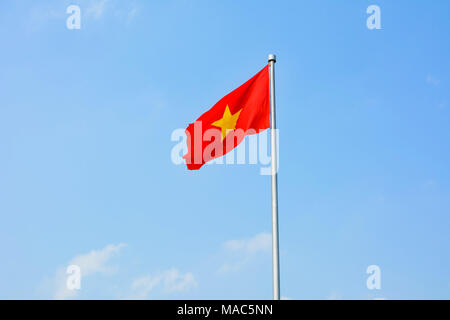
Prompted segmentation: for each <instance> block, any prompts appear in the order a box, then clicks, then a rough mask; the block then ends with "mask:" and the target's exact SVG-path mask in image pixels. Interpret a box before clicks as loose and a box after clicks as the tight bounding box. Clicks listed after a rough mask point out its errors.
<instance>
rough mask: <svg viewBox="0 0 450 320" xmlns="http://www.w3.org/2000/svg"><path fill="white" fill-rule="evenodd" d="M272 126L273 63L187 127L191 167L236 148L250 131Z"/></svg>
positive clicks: (195, 168) (187, 162) (193, 167)
mask: <svg viewBox="0 0 450 320" xmlns="http://www.w3.org/2000/svg"><path fill="white" fill-rule="evenodd" d="M269 127H270V100H269V66H268V65H267V66H265V67H264V68H263V69H262V70H261V71H260V72H258V73H257V74H256V75H255V76H253V77H252V78H251V79H250V80H248V81H247V82H246V83H244V84H243V85H241V86H240V87H239V88H237V89H236V90H234V91H232V92H230V93H229V94H227V95H226V96H225V97H223V98H222V99H220V100H219V102H217V103H216V104H215V105H214V106H213V107H212V108H211V109H209V110H208V111H206V112H205V113H204V114H202V115H201V116H200V118H198V119H197V120H196V121H195V122H194V123H191V124H190V125H189V126H188V127H187V129H186V136H187V147H188V152H187V154H185V155H184V156H183V158H184V159H185V160H186V165H187V168H188V169H189V170H198V169H200V168H201V167H202V166H203V165H204V164H205V163H206V162H208V161H210V160H213V159H215V158H218V157H221V156H223V155H225V154H226V153H228V152H230V151H231V150H233V149H234V148H235V147H237V145H238V144H239V143H241V142H242V140H243V139H244V137H245V136H246V135H250V134H256V133H259V132H261V131H264V130H265V129H267V128H269Z"/></svg>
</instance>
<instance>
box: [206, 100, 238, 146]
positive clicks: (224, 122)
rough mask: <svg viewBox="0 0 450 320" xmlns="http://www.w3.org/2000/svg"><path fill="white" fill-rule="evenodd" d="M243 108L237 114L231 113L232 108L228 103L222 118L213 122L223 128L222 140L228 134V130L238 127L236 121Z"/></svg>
mask: <svg viewBox="0 0 450 320" xmlns="http://www.w3.org/2000/svg"><path fill="white" fill-rule="evenodd" d="M241 111H242V109H241V110H239V111H238V112H236V113H235V114H231V112H230V108H229V107H228V105H227V106H226V108H225V111H224V113H223V116H222V119H220V120H217V121H214V122H213V123H212V125H213V126H215V127H219V128H221V129H222V141H223V139H225V137H226V136H227V131H229V130H234V129H236V122H237V120H238V118H239V114H240V113H241Z"/></svg>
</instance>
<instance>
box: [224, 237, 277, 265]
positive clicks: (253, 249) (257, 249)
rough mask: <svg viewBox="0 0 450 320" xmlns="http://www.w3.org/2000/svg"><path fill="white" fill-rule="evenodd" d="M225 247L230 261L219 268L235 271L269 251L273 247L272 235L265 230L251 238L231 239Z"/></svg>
mask: <svg viewBox="0 0 450 320" xmlns="http://www.w3.org/2000/svg"><path fill="white" fill-rule="evenodd" d="M223 247H224V249H225V252H226V253H228V255H229V259H230V261H229V262H226V263H224V264H223V265H222V266H221V267H220V268H219V273H226V272H235V271H239V270H240V269H242V268H243V267H244V266H245V265H247V264H248V263H249V262H250V261H251V260H252V259H253V258H255V257H256V255H257V254H266V253H269V252H270V250H271V248H272V236H271V234H270V233H266V232H263V233H259V234H257V235H255V236H254V237H251V238H245V239H238V240H229V241H227V242H225V243H224V245H223Z"/></svg>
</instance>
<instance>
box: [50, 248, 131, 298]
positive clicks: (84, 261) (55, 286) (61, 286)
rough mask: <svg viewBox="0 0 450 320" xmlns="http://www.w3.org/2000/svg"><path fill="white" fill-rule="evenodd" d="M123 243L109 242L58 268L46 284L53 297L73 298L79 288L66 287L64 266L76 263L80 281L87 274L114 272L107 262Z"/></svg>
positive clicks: (108, 273)
mask: <svg viewBox="0 0 450 320" xmlns="http://www.w3.org/2000/svg"><path fill="white" fill-rule="evenodd" d="M124 246H125V244H117V245H114V244H110V245H108V246H106V247H105V248H103V249H101V250H92V251H91V252H89V253H86V254H81V255H78V256H76V257H74V258H73V259H72V260H71V261H70V262H69V263H68V264H67V265H66V266H65V267H61V268H58V269H57V271H56V273H55V275H54V277H53V278H52V279H50V280H48V281H47V282H48V283H47V285H48V286H49V287H50V289H51V290H52V292H53V298H54V299H70V298H75V297H76V296H77V295H78V293H79V290H70V289H68V288H67V277H68V275H67V274H66V268H67V267H68V266H70V265H76V266H78V267H80V270H81V279H82V280H81V281H82V282H83V279H84V278H85V277H88V276H92V275H94V274H105V275H111V274H114V272H115V271H116V269H115V268H114V267H112V266H110V265H108V262H109V261H110V259H111V258H112V257H114V256H116V255H118V253H119V251H120V250H121V249H122V248H123V247H124Z"/></svg>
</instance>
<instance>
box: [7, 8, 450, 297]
mask: <svg viewBox="0 0 450 320" xmlns="http://www.w3.org/2000/svg"><path fill="white" fill-rule="evenodd" d="M71 4H75V5H78V6H79V7H80V8H81V29H79V30H69V29H67V28H66V19H67V18H68V17H69V14H66V8H67V7H68V6H69V5H71ZM371 4H376V5H378V6H379V7H380V8H381V25H382V29H381V30H369V29H368V28H367V27H366V19H367V18H368V16H369V15H368V14H367V13H366V9H367V7H368V6H369V5H371ZM449 10H450V3H449V2H448V1H401V0H399V1H379V0H377V1H362V0H358V1H325V0H321V1H279V2H277V3H276V5H275V3H274V2H273V1H128V2H125V1H114V0H108V1H101V0H92V1H88V0H86V1H81V0H80V1H58V2H56V1H39V2H36V1H2V2H1V4H0V39H1V43H2V45H1V48H2V50H0V70H1V72H0V86H1V90H0V217H1V218H0V219H1V220H0V221H1V223H0V261H1V263H0V298H3V299H4V298H7V299H10V298H20V299H22V298H32V299H34V298H81V299H91V298H105V299H123V298H125V299H126V298H145V299H179V298H187V299H218V298H230V299H247V298H248V299H270V298H271V290H272V288H271V272H272V271H271V253H270V235H269V233H270V230H271V208H270V203H271V199H270V177H268V176H262V175H260V174H259V166H257V165H239V166H238V165H234V166H220V165H216V166H214V165H213V166H205V167H204V168H202V169H201V170H200V171H198V172H188V171H187V170H186V167H185V166H176V165H174V164H173V163H172V161H171V157H170V154H171V149H172V148H173V147H174V145H175V143H174V142H173V141H171V140H170V136H171V133H172V132H173V130H175V129H178V128H185V127H186V126H187V125H188V124H189V123H190V122H192V121H194V120H195V119H197V117H198V116H199V115H200V114H202V113H203V112H204V111H206V110H207V109H209V107H211V106H212V105H213V104H214V103H215V102H216V101H217V100H219V99H220V98H221V97H222V96H224V95H225V94H226V93H228V92H229V91H231V90H233V89H234V88H236V87H237V86H239V85H240V84H242V83H243V82H245V81H246V80H247V79H249V78H250V77H251V76H252V75H253V74H255V73H256V72H257V71H259V70H260V69H261V68H262V67H263V66H264V65H265V64H266V62H267V55H268V54H269V53H275V54H277V57H278V61H277V70H276V81H277V83H276V85H277V106H278V110H277V111H278V114H277V116H278V127H279V129H280V170H279V210H280V211H279V215H280V216H279V219H280V249H281V295H282V296H283V297H285V298H291V299H329V298H336V299H375V298H385V299H422V298H424V299H450V271H449V270H450V255H449V249H448V248H449V244H450V233H449V229H450V170H449V164H450V148H449V141H450V90H449V83H450V77H449V75H450V61H449V54H450V41H449V39H450V21H449V19H448V12H449ZM70 264H78V265H80V267H81V268H82V273H83V277H82V284H81V290H78V291H70V292H68V291H67V290H65V287H64V286H65V281H66V277H67V275H66V274H65V269H66V267H67V266H68V265H70ZM369 265H377V266H379V267H380V270H381V290H369V289H368V288H367V287H366V279H367V277H368V276H369V275H368V274H366V269H367V267H368V266H369Z"/></svg>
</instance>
